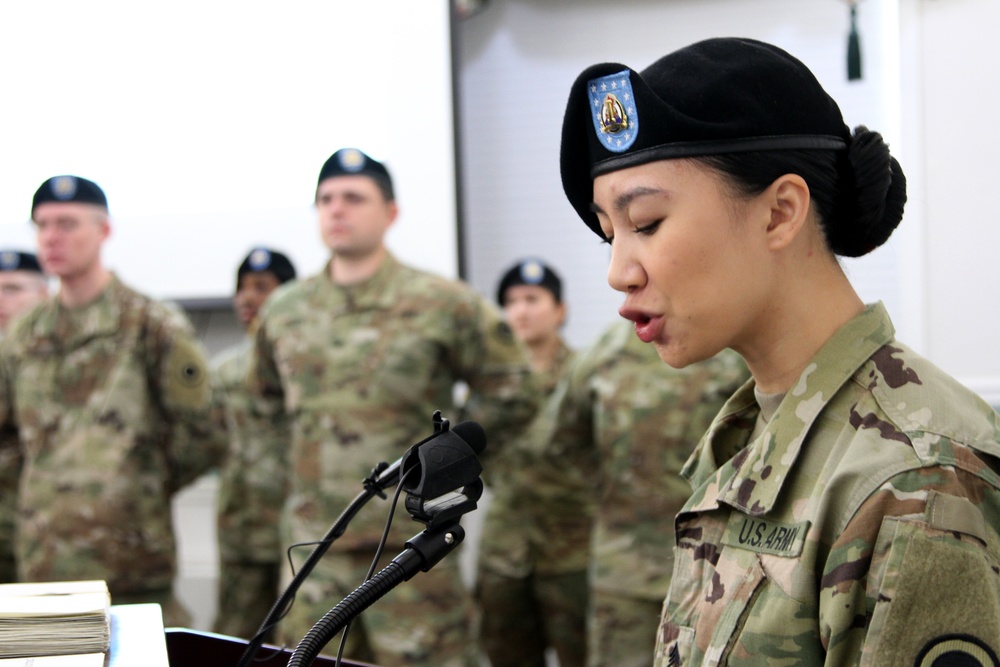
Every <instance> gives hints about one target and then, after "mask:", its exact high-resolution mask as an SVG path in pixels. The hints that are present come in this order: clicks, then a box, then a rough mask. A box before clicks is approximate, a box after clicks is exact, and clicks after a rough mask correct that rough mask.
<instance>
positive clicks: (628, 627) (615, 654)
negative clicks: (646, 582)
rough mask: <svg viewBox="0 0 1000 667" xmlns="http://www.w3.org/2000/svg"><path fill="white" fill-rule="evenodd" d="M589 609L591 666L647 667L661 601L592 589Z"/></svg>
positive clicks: (588, 631) (588, 636)
mask: <svg viewBox="0 0 1000 667" xmlns="http://www.w3.org/2000/svg"><path fill="white" fill-rule="evenodd" d="M590 605H591V609H590V614H589V615H588V619H587V620H588V624H587V639H588V641H589V642H590V646H591V647H593V648H591V649H590V653H591V654H592V656H593V659H592V660H591V664H595V665H603V666H607V667H612V666H613V667H649V664H650V656H651V655H652V652H651V650H650V646H652V645H655V642H656V629H657V628H658V627H659V625H660V612H661V610H662V607H663V601H662V600H649V599H644V598H639V597H636V596H634V595H616V594H615V593H612V592H609V591H608V590H606V589H603V588H600V589H598V588H595V589H594V590H592V591H591V592H590Z"/></svg>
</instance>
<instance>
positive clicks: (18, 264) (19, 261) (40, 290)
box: [0, 250, 49, 333]
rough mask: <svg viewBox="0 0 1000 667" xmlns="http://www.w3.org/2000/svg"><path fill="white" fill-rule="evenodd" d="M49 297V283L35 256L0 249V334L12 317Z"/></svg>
mask: <svg viewBox="0 0 1000 667" xmlns="http://www.w3.org/2000/svg"><path fill="white" fill-rule="evenodd" d="M48 296H49V283H48V279H47V278H46V277H45V272H44V271H42V266H41V264H39V263H38V257H37V256H35V255H34V254H33V253H30V252H21V251H20V250H0V333H2V332H6V331H7V329H9V328H10V324H11V322H13V321H14V318H15V317H17V316H18V315H21V314H22V313H26V312H28V311H29V310H31V309H32V308H34V307H35V306H37V305H38V304H39V303H41V302H42V301H44V300H45V299H47V298H48Z"/></svg>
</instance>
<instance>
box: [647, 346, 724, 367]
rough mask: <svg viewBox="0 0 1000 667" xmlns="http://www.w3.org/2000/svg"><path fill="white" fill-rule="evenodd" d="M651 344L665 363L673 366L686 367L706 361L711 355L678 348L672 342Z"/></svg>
mask: <svg viewBox="0 0 1000 667" xmlns="http://www.w3.org/2000/svg"><path fill="white" fill-rule="evenodd" d="M651 344H652V345H653V346H654V347H656V353H657V354H658V355H660V359H661V360H662V361H663V363H665V364H666V365H667V366H670V367H671V368H685V367H687V366H690V365H691V364H694V363H697V362H699V361H704V360H705V359H707V358H708V357H709V356H711V355H707V356H699V355H697V354H693V353H692V351H691V350H682V349H677V348H676V347H674V346H671V345H670V344H661V343H656V342H654V343H651Z"/></svg>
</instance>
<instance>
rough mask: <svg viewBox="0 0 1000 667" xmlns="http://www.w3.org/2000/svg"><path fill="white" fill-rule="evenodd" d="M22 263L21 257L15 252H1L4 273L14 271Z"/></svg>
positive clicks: (0, 257) (0, 265)
mask: <svg viewBox="0 0 1000 667" xmlns="http://www.w3.org/2000/svg"><path fill="white" fill-rule="evenodd" d="M20 263H21V257H20V255H18V254H17V253H16V252H14V251H13V250H5V251H3V252H0V269H3V270H4V271H14V270H15V269H17V265H18V264H20Z"/></svg>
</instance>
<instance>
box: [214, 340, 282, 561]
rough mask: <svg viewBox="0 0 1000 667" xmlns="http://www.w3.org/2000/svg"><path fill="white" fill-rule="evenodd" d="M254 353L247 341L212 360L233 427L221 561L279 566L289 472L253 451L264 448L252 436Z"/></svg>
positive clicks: (222, 498) (224, 480) (221, 516)
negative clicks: (281, 521)
mask: <svg viewBox="0 0 1000 667" xmlns="http://www.w3.org/2000/svg"><path fill="white" fill-rule="evenodd" d="M252 351H253V339H252V338H251V337H250V336H247V337H246V338H244V339H243V341H241V342H240V343H238V344H236V345H234V346H233V347H230V348H227V349H226V350H223V351H222V352H221V353H220V354H219V355H218V356H216V357H215V358H214V359H213V360H212V375H213V377H214V378H215V382H216V384H217V386H218V387H219V389H220V390H221V391H222V392H223V394H224V395H225V402H226V422H227V424H228V427H229V454H228V455H227V456H226V461H225V463H224V464H223V466H222V469H221V471H220V475H219V478H220V479H219V499H218V508H219V512H218V533H219V556H220V557H221V559H222V560H223V561H230V562H244V563H247V562H250V563H274V562H278V561H279V560H280V557H281V546H280V545H281V542H280V539H279V536H278V519H279V518H280V516H281V505H282V503H283V502H284V500H285V494H286V488H285V484H286V478H287V472H286V469H285V468H284V466H281V465H275V462H274V461H273V460H272V459H271V457H270V456H268V452H258V451H253V450H251V449H250V446H251V445H253V444H255V443H257V442H258V441H257V440H256V439H254V438H252V437H248V435H247V428H248V424H249V423H250V407H251V404H252V401H251V399H250V392H249V389H248V388H247V371H248V369H249V366H250V354H251V352H252ZM278 463H280V461H279V462H278Z"/></svg>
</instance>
